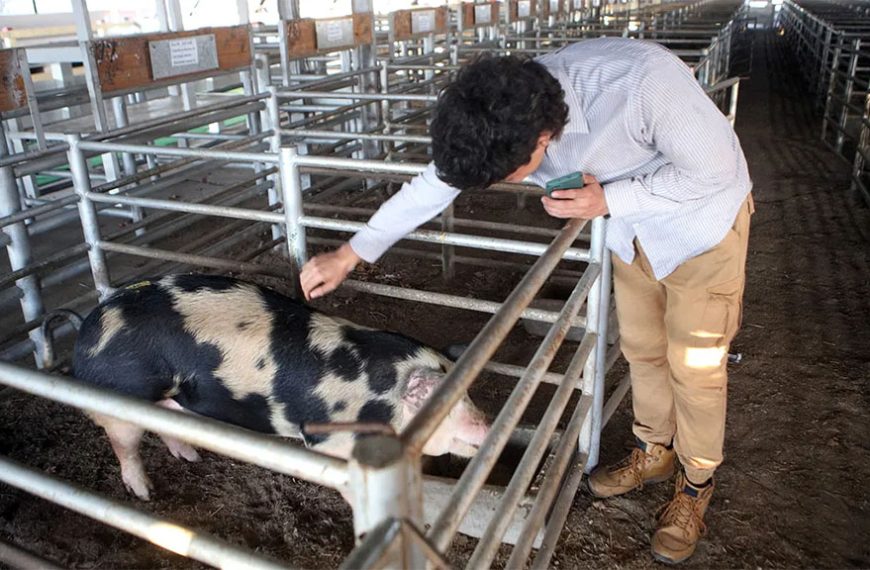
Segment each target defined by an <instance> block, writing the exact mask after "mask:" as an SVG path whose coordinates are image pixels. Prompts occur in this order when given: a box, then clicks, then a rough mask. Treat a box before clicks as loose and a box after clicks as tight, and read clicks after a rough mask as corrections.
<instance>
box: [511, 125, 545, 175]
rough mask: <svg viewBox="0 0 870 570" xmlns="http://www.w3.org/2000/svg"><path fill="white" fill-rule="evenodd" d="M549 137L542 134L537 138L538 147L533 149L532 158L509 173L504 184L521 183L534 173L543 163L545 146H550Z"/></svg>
mask: <svg viewBox="0 0 870 570" xmlns="http://www.w3.org/2000/svg"><path fill="white" fill-rule="evenodd" d="M550 137H551V135H550V133H542V134H541V136H539V137H538V145H537V146H536V147H535V151H534V152H533V153H532V157H531V158H530V159H529V161H528V162H527V163H525V164H524V165H522V166H520V167H519V168H517V169H516V170H514V171H513V172H511V173H510V174H509V175H508V177H507V178H505V179H504V180H505V182H522V181H523V180H525V179H526V177H528V176H529V175H530V174H532V173H533V172H534V171H536V170H537V169H538V167H539V166H541V163H542V162H543V161H544V155H545V154H546V152H547V146H548V145H549V144H550Z"/></svg>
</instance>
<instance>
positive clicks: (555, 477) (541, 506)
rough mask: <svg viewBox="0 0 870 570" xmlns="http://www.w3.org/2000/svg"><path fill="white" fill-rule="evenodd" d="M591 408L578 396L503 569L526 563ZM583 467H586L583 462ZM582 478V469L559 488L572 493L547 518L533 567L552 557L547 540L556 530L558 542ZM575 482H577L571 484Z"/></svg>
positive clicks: (589, 402)
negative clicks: (575, 405)
mask: <svg viewBox="0 0 870 570" xmlns="http://www.w3.org/2000/svg"><path fill="white" fill-rule="evenodd" d="M591 407H592V397H591V396H589V395H586V394H584V395H583V396H581V397H580V400H579V401H578V402H577V407H576V408H574V413H573V414H572V415H571V419H570V420H568V427H567V429H566V430H565V433H563V434H562V437H561V438H559V446H558V447H557V448H556V452H555V453H554V454H553V458H554V459H553V463H551V464H550V468H549V469H548V470H547V476H546V477H545V479H544V482H543V483H542V484H541V486H540V487H539V488H538V497H537V501H536V502H535V505H534V506H533V507H532V511H531V512H530V513H529V516H528V517H527V518H526V523H525V526H524V527H523V530H522V531H521V532H520V537H519V539H518V540H517V543H516V545H514V549H513V552H511V557H510V558H509V559H508V563H507V564H506V566H505V567H506V568H517V567H518V566H519V567H521V566H524V565H525V563H526V561H527V560H528V557H529V553H530V552H531V550H532V545H533V544H534V540H535V537H537V535H538V533H539V529H540V527H541V525H542V524H543V523H544V520H545V519H546V517H547V513H549V512H550V507H551V506H552V505H553V500H554V499H556V494H557V492H558V491H559V486H560V485H559V484H560V482H562V481H563V480H564V476H565V472H566V471H567V470H568V469H569V468H570V467H571V463H572V462H573V461H572V460H573V459H574V457H576V453H575V451H576V449H577V442H578V438H579V436H580V428H581V426H582V425H583V422H584V421H585V420H586V417H587V416H588V415H589V410H590V409H591ZM583 463H585V461H584V462H583ZM578 471H579V473H578ZM582 476H583V469H582V467H581V468H580V469H574V470H572V471H571V476H569V479H568V480H567V481H564V484H563V485H562V490H563V492H565V491H566V490H569V489H571V487H572V485H573V490H572V491H568V494H567V495H566V496H567V497H568V500H566V501H564V505H562V504H560V503H561V502H563V500H562V497H561V496H560V497H559V502H557V504H556V507H555V508H554V509H553V512H552V514H551V515H550V520H549V521H548V522H547V527H546V531H544V539H543V541H542V543H541V547H540V550H539V551H538V555H537V556H536V557H535V567H546V566H547V564H548V563H549V561H550V556H551V555H552V550H550V551H549V554H548V553H547V552H548V548H549V547H548V543H549V541H550V536H551V535H552V534H553V532H554V529H556V532H555V535H556V538H558V535H559V533H560V532H561V531H562V529H563V528H564V526H565V519H566V518H567V515H568V510H569V508H570V505H571V503H572V502H573V498H574V493H575V492H576V491H577V486H578V485H579V484H580V478H582ZM575 480H576V482H574V481H575ZM560 495H561V493H560Z"/></svg>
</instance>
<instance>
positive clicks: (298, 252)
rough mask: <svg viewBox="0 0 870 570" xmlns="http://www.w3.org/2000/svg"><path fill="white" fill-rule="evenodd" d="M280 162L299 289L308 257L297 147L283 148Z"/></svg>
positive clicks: (290, 250)
mask: <svg viewBox="0 0 870 570" xmlns="http://www.w3.org/2000/svg"><path fill="white" fill-rule="evenodd" d="M279 158H280V162H279V164H278V166H279V168H280V171H281V192H282V194H283V197H284V223H285V225H286V229H285V231H286V234H287V252H288V254H289V257H290V275H291V277H292V279H293V282H294V286H295V287H296V288H297V291H298V290H299V271H300V270H301V269H302V266H303V265H305V262H306V261H307V259H308V253H307V251H306V244H305V228H304V227H303V226H302V224H301V223H300V220H301V218H302V214H303V212H302V180H301V177H300V175H299V165H298V164H297V163H296V149H295V148H292V147H285V148H282V149H281V151H280V154H279Z"/></svg>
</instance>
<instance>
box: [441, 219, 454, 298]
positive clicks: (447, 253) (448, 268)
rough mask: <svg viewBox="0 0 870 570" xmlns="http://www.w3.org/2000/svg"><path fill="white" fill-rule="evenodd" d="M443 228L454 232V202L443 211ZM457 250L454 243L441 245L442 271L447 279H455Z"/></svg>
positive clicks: (445, 230)
mask: <svg viewBox="0 0 870 570" xmlns="http://www.w3.org/2000/svg"><path fill="white" fill-rule="evenodd" d="M441 230H442V231H444V232H453V204H450V205H449V206H447V208H446V209H445V210H444V211H443V212H442V213H441ZM454 257H455V251H454V248H453V246H452V245H443V246H441V272H442V273H443V275H444V280H445V281H448V282H449V281H451V280H453V277H454V275H455V273H456V268H455V263H454V261H455V260H454Z"/></svg>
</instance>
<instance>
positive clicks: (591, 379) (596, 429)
mask: <svg viewBox="0 0 870 570" xmlns="http://www.w3.org/2000/svg"><path fill="white" fill-rule="evenodd" d="M606 230H607V226H606V222H605V220H604V218H603V217H600V216H599V217H598V218H595V219H594V220H592V235H591V240H590V244H589V254H590V263H598V264H600V265H601V273H600V275H599V276H598V279H597V280H596V281H595V284H594V285H593V286H592V288H591V289H590V291H589V298H588V300H587V301H586V330H587V331H589V332H590V333H594V334H596V335H597V337H598V338H597V340H596V344H595V350H594V352H593V353H592V354H590V355H589V358H588V359H587V360H586V366H585V368H584V369H583V379H582V382H581V390H582V391H583V393H584V394H587V395H591V396H592V408H591V409H590V410H589V415H588V416H586V420H585V421H584V422H583V427H582V428H581V430H580V438H579V439H580V441H579V444H578V445H579V451H580V453H581V454H583V455H584V456H586V458H587V459H586V471H587V472H590V471H591V470H592V469H593V468H594V467H595V466H596V465H597V464H598V448H599V439H600V437H601V417H602V411H603V408H604V373H605V371H606V366H607V363H606V361H607V357H606V355H607V320H608V316H609V315H608V310H609V307H610V260H609V259H607V255H608V253H607V250H606V248H605V247H604V239H605V233H606Z"/></svg>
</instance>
